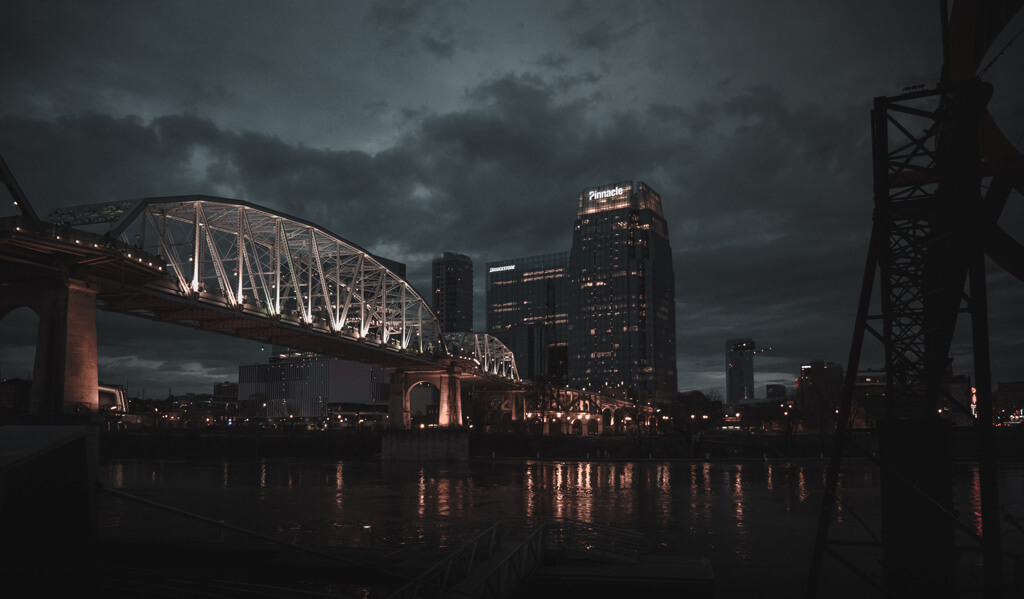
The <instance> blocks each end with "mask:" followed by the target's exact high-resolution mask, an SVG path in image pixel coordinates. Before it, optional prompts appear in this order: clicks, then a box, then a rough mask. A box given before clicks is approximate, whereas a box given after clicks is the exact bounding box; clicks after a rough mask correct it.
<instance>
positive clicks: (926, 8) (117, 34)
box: [0, 0, 1024, 397]
mask: <svg viewBox="0 0 1024 599" xmlns="http://www.w3.org/2000/svg"><path fill="white" fill-rule="evenodd" d="M938 4H939V3H938V0H927V1H914V2H891V1H890V0H841V1H838V2H819V1H813V0H802V1H777V2H764V1H761V0H756V1H755V0H750V1H736V0H732V1H729V2H722V1H720V0H694V1H691V0H687V1H664V2H644V1H631V2H596V1H586V2H584V1H571V0H570V1H552V0H542V1H536V2H523V1H515V2H513V1H511V0H504V1H500V2H485V1H466V2H426V1H415V0H410V1H392V2H372V3H371V2H346V1H340V0H339V1H331V2H287V3H286V2H269V1H265V2H241V1H222V2H212V1H201V2H200V1H196V2H189V1H182V0H175V1H173V2H133V1H124V2H95V1H91V2H77V1H65V2H47V1H39V0H25V1H22V0H14V1H10V0H8V1H7V2H5V3H4V11H3V13H4V16H3V19H2V20H0V76H2V81H3V91H2V92H0V153H2V154H3V156H4V157H5V159H6V160H7V163H8V164H9V166H10V167H11V169H12V170H13V171H14V173H15V175H16V176H17V177H18V180H19V182H20V184H21V187H22V188H23V189H24V191H25V193H26V194H27V195H28V197H29V198H30V200H31V201H32V202H33V204H34V206H35V208H36V211H37V212H39V213H40V214H41V215H45V214H47V213H49V211H50V210H52V209H53V208H55V207H60V206H70V205H76V204H86V203H93V202H101V201H107V200H123V199H133V198H139V197H145V196H166V195H183V194H207V195H216V196H222V197H228V198H237V199H242V200H246V201H249V202H254V203H256V204H261V205H264V206H267V207H270V208H273V209H276V210H279V211H282V212H284V213H287V214H291V215H294V216H297V217H300V218H303V219H306V220H310V221H313V222H316V223H318V224H320V225H322V226H323V227H325V228H326V229H328V230H330V231H332V232H334V233H336V234H338V235H340V236H342V237H344V238H346V239H348V240H350V241H352V242H354V243H356V244H357V245H360V246H362V247H364V248H366V249H368V250H370V251H371V252H374V253H376V254H379V255H382V256H385V257H389V258H391V259H393V260H397V261H400V262H404V263H405V264H406V265H407V269H408V273H407V274H408V279H409V280H410V282H411V283H412V284H413V285H415V286H416V288H417V289H419V290H420V291H421V293H423V294H424V295H425V294H426V293H427V292H428V291H429V289H430V283H429V276H430V268H429V267H430V260H431V259H432V258H434V257H436V256H439V255H440V254H441V253H442V252H444V251H446V250H447V251H454V252H459V253H464V254H467V255H469V256H470V257H472V258H473V260H474V264H475V267H476V274H475V277H476V328H477V330H483V329H484V326H485V322H484V285H483V283H484V279H485V264H486V262H488V261H493V260H499V259H505V258H514V257H521V256H529V255H535V254H543V253H550V252H558V251H565V250H568V249H569V246H570V244H571V239H572V225H573V220H574V218H575V209H576V198H577V195H578V194H579V192H580V191H581V190H582V189H583V188H585V187H590V186H595V185H600V184H604V183H611V182H616V181H621V180H634V181H637V180H639V181H644V182H646V183H647V184H649V185H650V186H651V187H653V188H654V189H655V190H657V191H658V192H659V193H660V194H661V197H662V200H663V202H664V211H665V217H666V219H667V221H668V225H669V234H670V240H671V244H672V249H673V260H674V268H675V276H676V310H677V313H676V319H677V323H678V330H677V344H678V348H679V352H678V364H679V386H680V389H682V390H689V389H700V390H718V391H719V392H720V393H724V378H725V356H724V350H725V341H726V339H727V338H731V337H752V338H753V339H754V340H755V341H756V342H757V344H758V346H760V347H762V348H767V347H771V348H772V349H771V350H770V351H766V352H765V353H763V354H760V355H758V356H757V358H756V360H755V368H756V371H757V376H756V384H757V394H758V395H759V396H761V395H763V394H764V385H765V384H768V383H783V384H786V385H790V386H792V384H793V380H794V378H795V377H796V375H797V373H798V371H799V366H800V365H801V364H802V363H806V362H808V361H810V360H814V359H821V360H826V361H833V362H837V363H840V364H844V365H845V363H846V361H847V359H848V353H849V345H850V340H851V338H852V334H853V324H854V316H855V311H856V301H857V294H858V292H859V289H860V281H861V277H862V274H863V269H864V261H865V257H866V249H867V242H868V236H869V233H870V228H871V206H872V198H871V167H870V163H871V156H870V128H869V110H870V107H871V103H872V99H873V98H874V97H875V96H883V95H890V96H891V95H897V94H899V93H900V92H901V90H903V89H904V88H906V87H908V86H912V85H920V84H924V85H929V86H931V85H932V84H934V83H935V82H936V81H937V79H938V74H939V69H940V66H941V47H940V39H939V9H938ZM1020 28H1021V17H1020V15H1018V18H1017V20H1016V21H1014V23H1012V24H1011V27H1010V28H1008V31H1010V33H1011V34H1012V33H1014V32H1016V31H1017V30H1019V29H1020ZM1021 46H1024V41H1018V43H1017V45H1016V46H1011V47H1010V49H1009V50H1008V51H1007V53H1006V54H1005V55H1004V56H1003V57H1002V58H1001V59H1000V60H999V61H998V62H997V63H996V64H995V65H993V67H992V68H991V69H990V71H989V72H988V73H987V75H986V78H987V79H988V80H990V81H992V82H993V83H994V84H995V85H996V94H995V97H994V99H993V101H992V105H991V109H992V111H993V114H995V115H996V118H997V121H999V122H1000V123H1001V124H1004V130H1006V129H1007V127H1009V130H1008V131H1007V133H1008V136H1009V137H1010V138H1011V141H1014V142H1015V143H1016V144H1017V147H1018V148H1020V147H1021V137H1022V135H1021V134H1022V133H1024V128H1022V127H1021V126H1020V125H1021V124H1022V123H1024V114H1022V108H1021V106H1022V104H1024V103H1022V102H1020V97H1021V95H1020V93H1021V85H1020V83H1021V81H1020V73H1024V60H1022V59H1021V56H1022V55H1024V51H1022V49H1021ZM1014 90H1015V91H1014ZM1012 124H1015V125H1016V128H1015V129H1014V128H1013V127H1012V126H1010V125H1012ZM5 197H6V196H5ZM8 200H9V198H8ZM8 200H5V201H4V204H3V206H4V207H3V208H0V216H5V215H9V214H13V213H14V210H15V209H14V208H13V207H11V206H10V202H9V201H8ZM1020 200H1021V198H1020V197H1019V196H1015V197H1013V198H1011V201H1010V202H1009V204H1010V206H1009V207H1008V208H1007V211H1006V213H1004V216H1003V221H1002V224H1003V226H1004V228H1006V229H1008V230H1009V231H1011V233H1013V234H1014V235H1015V236H1016V238H1017V239H1024V217H1022V214H1024V208H1022V207H1021V204H1022V203H1024V202H1021V201H1020ZM990 267H991V269H990V272H991V276H990V279H991V287H990V296H991V300H992V308H991V310H992V315H991V319H992V329H993V330H992V349H993V374H994V379H995V380H996V381H1008V380H1024V366H1022V360H1024V341H1022V339H1024V336H1022V335H1021V333H1022V328H1024V327H1022V324H1024V323H1022V318H1021V316H1020V315H1019V312H1020V306H1021V305H1022V304H1024V293H1022V291H1024V290H1022V288H1024V285H1022V284H1020V283H1019V282H1018V281H1016V280H1012V279H1010V278H1009V277H1008V276H1006V275H1005V274H1003V273H1002V272H1000V271H999V270H998V269H997V268H996V267H994V266H992V265H990ZM428 301H429V300H428ZM33 319H34V316H32V315H31V313H30V312H28V311H27V310H25V309H22V310H19V311H17V312H15V313H12V315H11V316H9V317H7V318H5V319H4V320H3V322H0V343H2V345H0V368H2V374H3V375H4V376H7V377H14V376H21V377H29V376H30V374H29V373H30V368H31V366H30V358H31V349H30V348H31V346H32V344H33V343H34V340H33V339H32V338H31V337H32V336H31V334H30V333H29V332H28V331H29V328H30V326H31V325H32V324H33V323H32V320H33ZM99 326H100V328H99V338H100V378H101V380H102V381H105V382H107V383H112V384H125V382H127V384H128V386H129V393H130V394H133V395H135V394H139V393H141V392H142V391H143V390H145V393H146V396H147V397H162V396H165V395H166V393H167V389H168V388H171V389H173V390H174V392H175V393H181V392H185V391H196V392H209V391H211V390H212V383H214V382H217V381H224V380H237V366H238V365H239V364H246V363H254V362H257V361H260V360H263V359H265V355H266V354H261V353H260V351H259V345H258V344H253V343H249V342H241V341H236V340H231V339H229V338H224V337H218V336H213V335H210V334H202V333H196V332H193V331H190V330H188V329H183V328H177V327H174V326H173V325H161V324H155V323H149V322H147V321H145V320H142V319H132V318H130V317H124V316H117V315H111V314H105V313H102V314H100V318H99ZM26 348H29V349H26ZM964 351H965V350H964V347H963V346H962V345H961V344H960V342H958V345H957V347H955V348H954V356H955V359H956V363H955V364H956V367H957V368H958V371H959V372H960V373H964V374H970V371H969V367H970V363H969V360H967V359H965V356H964V355H963V354H964ZM875 356H877V352H876V353H874V354H867V355H866V356H865V360H866V363H865V364H864V365H865V366H880V365H881V364H880V362H879V361H878V359H877V357H875Z"/></svg>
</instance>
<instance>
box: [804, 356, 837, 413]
mask: <svg viewBox="0 0 1024 599" xmlns="http://www.w3.org/2000/svg"><path fill="white" fill-rule="evenodd" d="M842 392H843V367H842V366H840V365H838V364H835V363H833V362H824V361H822V360H814V361H812V362H811V363H809V364H804V365H803V366H801V367H800V378H798V379H797V381H796V398H797V402H798V407H799V408H800V413H801V415H802V418H803V421H804V427H805V428H807V429H810V430H835V420H836V409H837V408H838V407H839V402H840V399H841V396H842Z"/></svg>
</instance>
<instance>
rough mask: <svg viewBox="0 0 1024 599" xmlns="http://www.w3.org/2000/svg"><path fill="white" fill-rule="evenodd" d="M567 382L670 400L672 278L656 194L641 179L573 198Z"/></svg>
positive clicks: (672, 394)
mask: <svg viewBox="0 0 1024 599" xmlns="http://www.w3.org/2000/svg"><path fill="white" fill-rule="evenodd" d="M569 301H570V306H569V344H568V350H569V359H568V378H569V385H570V386H572V387H577V388H587V389H608V388H612V389H615V388H618V389H622V390H623V392H624V393H626V394H628V395H629V396H631V397H634V398H635V399H637V400H641V401H642V400H665V401H668V400H671V399H672V398H673V397H675V394H676V390H677V389H676V387H677V376H676V332H675V276H674V273H673V269H672V249H671V247H670V245H669V239H668V225H667V224H666V222H665V218H664V215H663V213H662V207H661V197H660V196H659V195H658V193H657V192H656V191H654V190H653V189H651V188H650V187H649V186H647V185H646V184H645V183H643V182H639V181H638V182H635V183H634V182H632V181H623V182H620V183H613V184H611V185H603V186H600V187H594V188H588V189H585V190H583V191H582V192H581V193H580V195H579V202H578V210H577V216H576V222H575V225H574V228H573V242H572V250H571V252H570V257H569Z"/></svg>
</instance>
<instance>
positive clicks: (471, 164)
mask: <svg viewBox="0 0 1024 599" xmlns="http://www.w3.org/2000/svg"><path fill="white" fill-rule="evenodd" d="M557 90H558V83H557V82H550V81H547V80H545V79H544V78H543V77H541V76H539V75H532V74H524V75H516V74H506V75H503V76H500V77H497V78H494V79H491V80H488V81H485V82H483V83H482V84H480V85H479V86H477V87H475V88H473V89H471V90H469V91H468V92H467V100H468V101H469V107H468V108H467V109H465V110H463V111H458V112H450V113H446V114H437V115H432V116H429V117H426V118H424V119H423V120H422V124H421V126H420V127H419V128H418V129H417V130H415V131H413V132H411V133H409V134H407V135H406V136H405V137H404V138H402V139H401V140H400V142H399V143H397V144H396V145H395V146H394V147H393V148H391V149H388V150H386V151H383V152H380V153H378V154H376V155H370V154H368V153H365V152H358V151H346V152H338V151H328V150H318V149H311V148H307V147H303V146H300V145H294V144H289V143H286V142H283V141H281V140H280V139H277V138H274V137H270V136H266V135H262V134H258V133H254V132H240V133H239V132H233V131H226V130H224V129H222V128H220V127H218V126H217V125H215V124H214V123H213V122H211V121H210V120H208V119H203V118H199V117H195V116H191V115H172V116H163V117H159V118H155V119H152V120H151V121H149V122H144V121H142V120H140V119H135V118H128V119H114V118H111V117H105V116H101V115H80V116H77V117H62V118H60V119H58V120H57V121H55V122H49V121H42V120H30V119H15V118H8V119H4V120H3V121H2V122H0V126H2V127H3V130H4V131H6V132H9V134H11V135H13V136H14V138H17V139H21V140H32V143H31V144H28V145H27V146H26V145H22V144H19V150H18V152H16V153H15V157H16V158H17V159H18V161H19V162H21V163H24V164H25V165H34V166H35V167H36V169H35V170H33V169H32V168H26V169H25V170H24V171H22V172H21V175H22V177H23V186H25V187H26V188H27V189H32V190H33V191H35V192H36V195H35V196H34V197H36V198H38V199H39V200H40V203H41V204H42V205H44V206H46V207H47V208H52V207H54V206H56V205H64V204H68V203H89V202H95V201H102V200H106V199H121V198H126V197H141V196H152V195H178V194H184V193H207V194H210V195H226V196H228V197H236V198H239V199H246V200H249V201H253V202H256V203H259V204H263V205H267V206H269V207H273V208H276V209H279V210H281V211H283V212H286V213H289V214H293V215H295V216H298V217H300V218H304V219H307V220H311V221H313V222H317V223H318V224H321V225H322V226H324V227H326V228H328V229H330V230H332V231H333V232H335V233H337V234H339V235H341V236H342V237H346V238H348V239H350V240H351V241H354V242H355V243H357V244H360V245H363V246H364V247H367V248H368V249H371V251H381V250H382V249H390V250H392V251H393V252H394V255H392V257H393V258H395V259H398V260H400V261H405V262H407V263H408V264H409V267H410V279H412V281H413V282H414V284H416V285H417V287H418V288H420V289H426V281H425V280H424V277H425V276H426V272H427V268H426V267H427V262H428V261H429V259H430V258H431V257H433V256H434V255H436V254H439V253H440V251H441V250H443V249H450V250H455V251H462V252H467V253H470V254H471V255H473V257H474V259H476V261H477V263H478V264H480V265H482V263H484V262H486V261H488V260H495V259H500V258H508V257H513V256H521V255H530V254H540V253H548V252H554V251H564V250H566V249H568V246H569V243H570V241H571V226H572V220H573V218H574V212H575V196H576V194H577V193H578V192H579V191H580V190H581V189H583V188H584V187H586V186H589V185H594V184H600V183H605V182H611V181H615V180H622V179H639V180H645V181H647V182H649V183H650V184H651V185H654V186H655V188H656V189H658V190H659V191H660V192H661V194H662V196H663V198H664V200H665V212H666V216H667V218H668V219H669V227H670V231H671V232H672V233H673V245H674V247H675V249H676V259H675V260H676V268H675V270H676V273H677V279H678V280H677V289H678V290H679V292H678V297H679V301H680V306H681V317H680V319H679V320H680V323H679V326H680V332H679V339H680V347H681V349H682V351H681V359H683V360H686V359H690V358H693V359H696V358H698V357H699V356H702V355H706V353H707V352H709V351H713V352H715V353H717V352H718V351H719V347H720V346H721V344H722V342H723V335H725V336H732V333H731V332H730V330H725V329H723V328H722V326H721V325H711V326H709V325H708V323H714V322H719V323H721V322H728V323H729V327H728V328H729V329H734V330H736V331H751V330H756V331H764V332H765V334H770V333H773V331H775V330H776V329H781V330H785V331H788V333H787V334H786V340H787V341H789V342H790V343H791V344H792V345H796V344H797V343H798V339H799V338H800V336H801V334H803V333H805V330H806V329H805V327H806V326H817V325H820V324H821V322H820V321H821V320H822V318H824V319H827V318H828V316H825V317H822V318H819V317H818V316H817V315H821V314H823V313H825V314H828V309H829V307H830V306H833V305H835V303H836V299H837V298H839V297H842V296H846V295H851V294H852V293H853V291H852V290H851V289H850V284H849V280H850V277H849V275H848V273H849V271H848V269H847V268H846V267H847V266H848V265H849V263H850V262H851V260H849V259H848V256H847V255H846V253H845V252H846V250H848V249H851V246H852V247H855V248H856V249H858V250H859V249H861V246H860V245H857V244H856V243H854V242H853V240H861V239H863V238H864V235H865V233H864V231H866V227H867V226H868V223H867V222H866V221H863V222H860V223H846V222H844V221H843V218H844V217H845V216H847V215H849V214H850V213H856V212H858V211H857V210H853V209H851V208H850V207H849V206H845V205H843V204H844V203H849V201H850V199H851V198H850V197H849V191H848V190H843V189H842V187H843V186H845V185H847V183H848V179H849V178H850V177H851V175H850V174H849V173H848V172H846V171H845V170H844V168H842V167H843V165H845V167H846V168H849V161H845V162H843V161H839V160H837V159H836V153H837V152H842V151H843V150H836V149H834V148H833V146H834V145H836V144H842V145H845V146H847V147H848V148H852V149H856V148H858V146H859V144H861V143H862V140H861V139H860V138H861V137H863V135H862V134H861V133H860V132H859V131H855V130H851V129H849V128H847V127H845V126H844V122H843V119H842V118H839V117H834V116H829V115H825V114H822V113H821V112H820V111H816V110H815V109H814V108H813V107H791V106H788V105H786V103H785V102H784V100H783V99H782V98H781V95H780V94H778V93H777V92H776V91H775V90H772V89H770V88H756V89H750V90H746V91H744V92H743V93H741V94H739V95H737V96H735V97H732V98H728V99H725V100H724V101H723V102H722V103H721V104H720V105H717V106H709V105H699V106H697V107H696V108H688V107H683V106H679V105H673V104H667V103H659V104H654V105H651V106H649V107H647V108H646V109H644V110H641V111H637V112H633V113H615V114H613V115H612V116H611V118H610V119H606V120H601V121H598V120H596V119H594V118H593V117H594V115H593V113H594V102H593V101H588V100H585V99H577V100H563V99H561V98H560V96H559V94H558V91H557ZM637 131H645V132H657V135H653V134H651V133H647V134H645V135H643V136H638V135H637V134H636V132H637ZM826 139H827V140H829V141H828V142H827V143H826V142H825V141H823V140H826ZM830 144H831V145H830ZM53 170H58V171H60V172H62V173H63V175H64V176H62V177H59V178H56V179H54V178H50V177H48V176H47V173H49V172H52V171H53ZM800 173H806V174H808V183H807V185H806V186H801V185H797V186H792V185H790V186H789V187H785V186H784V183H785V182H786V181H787V180H788V179H790V178H793V177H796V176H798V175H799V174H800ZM811 174H813V176H811ZM823 179H825V180H828V179H831V180H832V183H831V184H828V183H825V184H823V183H822V180H823ZM69 198H74V199H75V201H74V202H69V201H68V199H69ZM709 198H714V201H713V202H712V201H708V199H709ZM825 201H827V202H830V204H831V206H832V208H834V210H829V211H821V210H814V208H815V206H816V205H817V206H819V207H820V204H821V202H825ZM396 214H401V215H402V219H401V220H400V221H399V220H396V219H395V218H394V215H396ZM524 215H527V216H526V217H524ZM408 223H415V224H414V225H412V226H410V225H409V224H408ZM845 238H849V240H850V241H849V245H847V246H842V245H840V246H837V241H841V240H843V239H845ZM808 251H814V252H816V253H817V254H818V255H819V256H821V257H822V258H823V259H822V260H821V261H816V262H815V264H817V265H825V266H824V268H823V269H822V271H821V272H813V271H812V270H811V269H810V268H809V265H807V264H805V263H804V259H803V257H804V256H805V255H806V253H807V252H808ZM382 253H383V252H382ZM858 261H859V258H858V259H856V260H852V262H858ZM840 273H842V276H839V274H840ZM808 274H813V275H814V276H813V278H808ZM834 277H838V280H839V281H840V284H838V285H836V286H834V287H827V286H826V287H824V291H823V290H822V287H821V286H822V284H823V283H827V282H828V281H830V280H832V279H833V278H834ZM771 290H781V291H783V292H780V293H772V291H771ZM723 297H728V298H730V301H729V302H728V303H727V304H725V303H723V302H722V298H723ZM794 312H798V313H801V314H805V315H806V316H805V317H804V318H803V319H801V320H802V322H784V321H785V320H786V317H785V315H787V314H793V313H794ZM478 313H480V310H478ZM481 315H482V314H481ZM773 336H775V337H782V336H783V334H782V332H781V331H780V332H779V333H774V334H773ZM137 351H142V350H141V349H137ZM123 355H129V354H123ZM139 355H145V353H144V352H143V353H142V354H139ZM830 357H831V356H830ZM152 359H155V356H154V357H153V358H152ZM683 384H684V385H685V382H684V383H683Z"/></svg>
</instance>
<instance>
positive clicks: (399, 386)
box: [388, 370, 412, 430]
mask: <svg viewBox="0 0 1024 599" xmlns="http://www.w3.org/2000/svg"><path fill="white" fill-rule="evenodd" d="M405 378H406V376H405V372H403V371H401V370H396V371H394V372H392V373H391V393H390V395H389V397H388V418H389V419H390V421H391V425H390V426H391V428H400V429H405V430H408V429H410V428H412V415H411V413H410V408H409V389H408V388H407V387H406V384H405Z"/></svg>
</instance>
